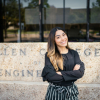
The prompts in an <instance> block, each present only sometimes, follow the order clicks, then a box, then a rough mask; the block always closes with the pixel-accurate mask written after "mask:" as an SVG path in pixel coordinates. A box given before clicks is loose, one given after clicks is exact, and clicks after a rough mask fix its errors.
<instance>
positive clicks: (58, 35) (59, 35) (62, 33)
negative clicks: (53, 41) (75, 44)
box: [56, 33, 65, 36]
mask: <svg viewBox="0 0 100 100" xmlns="http://www.w3.org/2000/svg"><path fill="white" fill-rule="evenodd" d="M62 34H65V33H62ZM56 36H60V35H56Z"/></svg>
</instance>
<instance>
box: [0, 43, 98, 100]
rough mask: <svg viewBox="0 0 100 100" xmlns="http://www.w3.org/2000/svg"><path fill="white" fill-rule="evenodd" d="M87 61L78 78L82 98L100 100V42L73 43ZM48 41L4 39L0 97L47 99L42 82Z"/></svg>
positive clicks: (0, 55)
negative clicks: (80, 76) (19, 41)
mask: <svg viewBox="0 0 100 100" xmlns="http://www.w3.org/2000/svg"><path fill="white" fill-rule="evenodd" d="M69 45H70V47H71V48H73V49H74V50H77V51H78V53H79V55H80V58H81V60H82V61H83V62H84V63H85V69H86V70H85V74H84V76H83V77H82V78H81V79H79V80H78V81H76V84H77V86H78V89H79V93H80V94H79V100H100V74H99V73H100V43H97V42H96V43H73V42H70V43H69ZM46 49H47V43H39V42H38V43H0V100H44V96H45V93H46V90H47V86H48V83H47V82H42V77H41V71H42V69H43V67H44V54H45V52H46Z"/></svg>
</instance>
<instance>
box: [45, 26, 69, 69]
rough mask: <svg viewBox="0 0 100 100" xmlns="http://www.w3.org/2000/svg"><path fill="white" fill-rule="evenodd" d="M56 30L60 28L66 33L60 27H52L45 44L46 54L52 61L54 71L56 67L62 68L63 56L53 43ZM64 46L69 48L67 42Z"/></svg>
mask: <svg viewBox="0 0 100 100" xmlns="http://www.w3.org/2000/svg"><path fill="white" fill-rule="evenodd" d="M57 30H62V31H63V32H64V33H65V34H66V32H65V31H64V30H63V29H62V28H61V27H55V28H53V29H52V30H51V31H50V33H49V37H48V45H47V52H48V53H47V56H48V57H49V59H50V62H51V63H52V65H53V67H54V68H55V70H56V71H58V67H59V68H60V69H61V70H63V58H62V55H61V54H60V52H59V50H58V48H57V45H56V43H55V33H56V31H57ZM66 35H67V34H66ZM66 48H67V49H70V48H69V46H68V42H67V46H66Z"/></svg>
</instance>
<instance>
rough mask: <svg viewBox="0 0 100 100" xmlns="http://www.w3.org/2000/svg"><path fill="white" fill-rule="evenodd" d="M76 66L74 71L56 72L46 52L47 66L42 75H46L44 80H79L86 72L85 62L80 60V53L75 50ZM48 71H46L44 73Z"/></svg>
mask: <svg viewBox="0 0 100 100" xmlns="http://www.w3.org/2000/svg"><path fill="white" fill-rule="evenodd" d="M74 59H75V66H74V68H73V70H72V71H58V72H56V71H55V70H54V69H53V66H52V64H51V62H50V60H49V58H48V57H47V55H46V54H45V67H44V69H43V72H42V77H44V78H45V79H44V81H45V80H47V81H49V82H61V81H63V80H65V81H71V80H77V79H79V78H81V77H82V76H83V74H84V70H85V68H84V63H83V62H82V61H81V60H80V58H79V55H78V53H77V52H75V56H74ZM44 72H46V73H44Z"/></svg>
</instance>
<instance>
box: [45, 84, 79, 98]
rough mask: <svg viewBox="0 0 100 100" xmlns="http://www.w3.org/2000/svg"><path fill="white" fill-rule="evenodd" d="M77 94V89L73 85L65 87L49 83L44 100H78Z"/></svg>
mask: <svg viewBox="0 0 100 100" xmlns="http://www.w3.org/2000/svg"><path fill="white" fill-rule="evenodd" d="M78 94H79V92H78V88H77V86H76V85H75V84H74V83H73V84H72V85H70V86H67V87H65V86H57V85H53V84H51V83H49V86H48V88H47V93H46V96H45V100H78Z"/></svg>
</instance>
